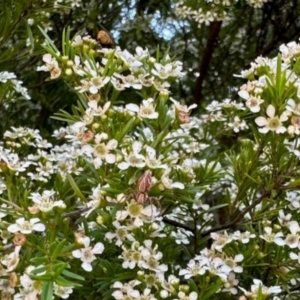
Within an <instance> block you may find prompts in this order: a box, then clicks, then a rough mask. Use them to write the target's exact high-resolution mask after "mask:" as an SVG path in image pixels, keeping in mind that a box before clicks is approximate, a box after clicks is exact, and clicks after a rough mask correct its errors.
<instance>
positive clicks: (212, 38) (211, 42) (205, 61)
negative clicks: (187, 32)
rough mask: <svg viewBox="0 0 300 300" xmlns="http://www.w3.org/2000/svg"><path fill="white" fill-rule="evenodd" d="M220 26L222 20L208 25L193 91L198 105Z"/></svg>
mask: <svg viewBox="0 0 300 300" xmlns="http://www.w3.org/2000/svg"><path fill="white" fill-rule="evenodd" d="M221 26H222V21H218V22H212V23H211V25H210V27H209V36H208V39H207V44H206V48H205V50H204V53H203V57H202V62H201V65H200V69H199V72H200V74H199V76H198V78H197V82H196V87H195V93H194V103H196V104H198V105H199V104H200V101H201V98H202V88H203V82H204V79H205V77H206V74H207V72H208V67H209V63H210V60H211V58H212V54H213V50H214V46H215V42H216V39H217V37H218V35H219V33H220V30H221Z"/></svg>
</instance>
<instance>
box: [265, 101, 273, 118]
mask: <svg viewBox="0 0 300 300" xmlns="http://www.w3.org/2000/svg"><path fill="white" fill-rule="evenodd" d="M267 115H268V116H269V117H270V118H273V117H274V116H275V107H274V106H273V105H271V104H270V105H269V106H268V108H267Z"/></svg>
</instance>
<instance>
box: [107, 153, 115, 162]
mask: <svg viewBox="0 0 300 300" xmlns="http://www.w3.org/2000/svg"><path fill="white" fill-rule="evenodd" d="M105 160H106V162H107V163H109V164H114V163H115V161H116V156H115V155H114V154H112V153H109V154H107V155H106V156H105Z"/></svg>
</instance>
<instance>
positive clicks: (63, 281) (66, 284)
mask: <svg viewBox="0 0 300 300" xmlns="http://www.w3.org/2000/svg"><path fill="white" fill-rule="evenodd" d="M55 282H56V283H57V284H58V285H61V286H64V287H70V286H72V287H82V284H79V283H76V282H73V281H69V280H67V279H65V278H63V277H62V276H58V277H57V278H55Z"/></svg>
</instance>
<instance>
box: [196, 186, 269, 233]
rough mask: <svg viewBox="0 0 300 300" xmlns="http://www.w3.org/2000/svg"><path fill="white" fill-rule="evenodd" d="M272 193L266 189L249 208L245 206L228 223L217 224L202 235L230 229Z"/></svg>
mask: <svg viewBox="0 0 300 300" xmlns="http://www.w3.org/2000/svg"><path fill="white" fill-rule="evenodd" d="M270 195H271V191H265V192H264V193H263V194H262V195H261V196H260V197H259V198H257V199H256V200H255V201H254V202H253V203H252V204H251V205H249V206H248V207H247V208H245V209H244V210H243V211H242V212H241V213H240V214H239V215H238V216H237V217H236V218H235V219H234V220H232V221H230V222H227V223H226V224H223V225H220V226H216V227H214V228H211V229H209V230H207V231H204V232H202V233H201V236H203V237H204V236H207V235H209V234H210V233H212V232H216V231H219V230H223V229H228V228H230V227H234V226H236V225H237V224H238V222H240V221H241V220H242V218H243V217H244V216H245V215H246V214H247V213H248V212H249V211H250V210H251V209H252V208H254V207H255V206H256V205H258V204H259V203H261V202H262V201H263V200H264V199H265V198H266V197H269V196H270Z"/></svg>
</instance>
